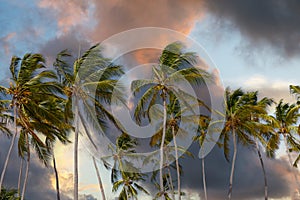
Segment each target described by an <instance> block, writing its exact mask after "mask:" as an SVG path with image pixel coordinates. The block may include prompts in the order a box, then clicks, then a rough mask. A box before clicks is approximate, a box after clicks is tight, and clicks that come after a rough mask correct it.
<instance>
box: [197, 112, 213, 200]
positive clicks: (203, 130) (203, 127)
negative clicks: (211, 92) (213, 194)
mask: <svg viewBox="0 0 300 200" xmlns="http://www.w3.org/2000/svg"><path fill="white" fill-rule="evenodd" d="M210 120H211V119H210V118H209V117H208V116H204V115H201V116H200V118H199V129H198V135H197V136H195V137H194V141H197V142H198V143H199V145H200V146H202V145H203V143H204V141H205V138H206V134H207V130H208V127H209V123H210ZM201 164H202V182H203V191H204V198H205V200H207V190H206V177H205V158H202V159H201Z"/></svg>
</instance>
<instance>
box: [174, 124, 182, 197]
mask: <svg viewBox="0 0 300 200" xmlns="http://www.w3.org/2000/svg"><path fill="white" fill-rule="evenodd" d="M172 134H173V140H174V148H175V164H176V172H177V190H178V200H181V182H180V168H179V161H178V159H179V158H178V151H177V143H176V135H175V128H174V126H172Z"/></svg>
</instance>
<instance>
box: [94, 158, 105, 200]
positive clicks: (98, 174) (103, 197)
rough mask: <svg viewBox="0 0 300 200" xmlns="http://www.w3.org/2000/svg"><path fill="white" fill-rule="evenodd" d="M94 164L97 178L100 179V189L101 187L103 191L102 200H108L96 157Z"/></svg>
mask: <svg viewBox="0 0 300 200" xmlns="http://www.w3.org/2000/svg"><path fill="white" fill-rule="evenodd" d="M93 163H94V167H95V170H96V174H97V178H98V182H99V187H100V191H101V195H102V200H106V198H105V192H104V187H103V183H102V180H101V176H100V172H99V169H98V167H97V163H96V160H95V157H94V156H93Z"/></svg>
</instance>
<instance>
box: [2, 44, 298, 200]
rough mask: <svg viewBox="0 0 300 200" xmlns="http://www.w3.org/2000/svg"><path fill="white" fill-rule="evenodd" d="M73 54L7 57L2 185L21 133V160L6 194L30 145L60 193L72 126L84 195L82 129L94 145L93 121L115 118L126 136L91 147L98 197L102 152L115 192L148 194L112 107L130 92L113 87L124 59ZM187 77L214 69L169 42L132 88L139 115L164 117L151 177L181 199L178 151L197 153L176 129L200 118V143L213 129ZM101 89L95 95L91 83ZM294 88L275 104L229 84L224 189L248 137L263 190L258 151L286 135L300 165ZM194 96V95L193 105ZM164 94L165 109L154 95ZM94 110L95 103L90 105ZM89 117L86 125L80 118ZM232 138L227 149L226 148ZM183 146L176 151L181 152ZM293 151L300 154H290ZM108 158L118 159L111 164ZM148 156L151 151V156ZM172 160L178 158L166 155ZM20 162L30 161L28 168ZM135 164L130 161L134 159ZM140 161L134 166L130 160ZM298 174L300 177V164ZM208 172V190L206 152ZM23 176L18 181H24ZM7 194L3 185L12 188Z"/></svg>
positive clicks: (20, 191)
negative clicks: (187, 87)
mask: <svg viewBox="0 0 300 200" xmlns="http://www.w3.org/2000/svg"><path fill="white" fill-rule="evenodd" d="M70 60H72V57H71V55H70V54H69V53H68V52H67V51H66V50H64V51H62V52H60V53H59V54H58V55H57V58H56V60H55V62H54V63H53V67H52V68H51V67H46V65H45V58H44V57H43V56H42V55H40V54H26V55H24V57H23V58H18V57H13V58H12V60H11V64H10V72H11V82H10V83H9V85H8V87H4V86H0V93H1V94H0V98H1V100H0V120H1V121H0V131H1V132H3V133H5V134H6V135H7V136H8V137H9V138H11V144H10V146H9V149H8V152H7V157H6V159H5V162H4V166H3V170H2V173H1V178H0V188H3V181H4V177H5V173H6V169H7V167H8V165H9V159H10V156H11V153H12V150H13V148H14V145H15V143H16V140H17V148H18V153H19V157H20V160H21V165H20V171H19V180H18V188H17V189H16V190H12V191H11V192H10V191H7V190H5V189H4V188H3V189H2V190H1V193H0V196H1V195H5V196H6V197H3V198H2V199H24V197H25V196H26V193H25V192H26V183H27V180H28V174H29V168H30V165H29V164H30V158H31V153H32V152H31V151H32V150H34V152H35V154H36V155H37V156H38V158H39V159H40V160H41V162H42V163H44V165H45V166H49V164H50V161H52V162H53V163H52V165H53V167H54V173H55V177H56V189H57V199H60V188H59V175H58V171H57V169H56V165H57V161H56V160H55V156H54V148H55V142H56V141H57V140H58V141H60V142H61V143H63V144H68V143H70V140H71V139H70V138H69V136H70V133H72V132H74V139H73V144H74V197H73V198H74V199H75V200H78V173H79V172H78V138H79V136H80V134H84V135H85V136H86V137H87V138H89V142H90V143H91V146H92V147H93V148H94V149H95V150H96V151H98V150H99V148H98V146H97V144H95V143H94V141H93V135H92V134H94V133H92V132H91V131H90V130H91V128H90V126H99V127H100V128H101V130H103V133H101V134H109V131H110V130H111V129H110V128H109V126H114V127H115V128H116V130H117V131H118V132H120V136H119V137H117V140H116V145H115V147H112V146H109V147H108V148H109V149H110V150H111V152H112V156H110V157H109V158H108V157H106V158H105V157H102V158H101V155H99V158H101V159H99V158H95V157H92V159H93V163H94V166H95V169H96V175H97V177H98V181H99V187H100V191H101V196H102V199H106V195H105V191H104V187H103V183H102V180H101V175H100V171H99V169H98V163H97V161H96V160H97V159H99V160H101V161H102V164H103V165H104V166H105V167H106V168H107V169H108V170H110V171H111V181H112V185H113V187H112V192H115V193H119V199H121V200H126V199H137V197H138V194H139V191H140V192H142V193H143V194H144V195H150V193H149V192H148V191H147V190H146V189H145V188H144V185H143V182H144V181H146V180H147V175H148V174H144V173H141V172H139V169H135V166H134V165H133V163H129V162H128V161H126V159H124V155H128V154H134V153H135V152H136V147H137V145H138V139H136V138H132V137H131V136H130V133H128V132H127V130H124V128H123V127H122V125H121V124H120V123H119V122H118V120H117V119H116V118H115V117H114V116H113V114H112V113H111V112H110V109H109V105H110V104H111V98H112V95H113V93H114V95H116V94H117V95H116V96H117V98H119V99H120V100H121V102H124V99H123V94H122V91H115V90H118V89H116V84H117V82H118V79H119V78H120V77H121V76H122V75H123V74H124V69H123V67H122V66H119V65H115V64H114V63H113V62H112V61H111V60H110V59H108V58H105V57H103V56H102V54H101V48H100V47H99V45H95V46H93V47H91V48H90V49H89V50H88V51H86V52H85V53H84V54H83V55H78V57H77V59H75V61H74V62H73V65H71V64H69V63H70ZM181 79H184V80H185V81H186V82H187V83H189V84H191V85H192V86H193V87H200V86H201V85H205V83H206V81H207V80H210V81H213V77H212V75H211V74H209V73H208V72H206V71H205V70H201V69H199V68H198V67H197V56H196V54H195V53H193V52H185V51H184V45H182V43H180V42H175V43H172V44H170V45H168V46H166V47H165V49H164V50H163V51H162V53H161V55H160V57H159V62H158V64H157V65H155V66H153V67H152V78H151V79H149V80H135V81H133V82H132V83H131V90H132V92H133V94H134V96H135V98H136V100H137V101H136V102H137V104H136V106H135V108H134V114H133V118H134V120H135V121H136V123H137V124H139V125H142V124H143V123H145V121H151V120H152V119H151V117H153V115H154V117H156V118H158V119H160V121H161V123H160V124H159V128H158V129H157V132H155V133H153V136H152V137H151V139H150V143H149V145H150V146H152V147H157V148H158V149H159V160H157V161H156V162H157V164H158V165H159V169H158V170H155V171H154V172H153V173H152V176H151V181H152V183H153V184H154V186H156V188H157V193H156V194H155V195H154V198H155V199H173V200H175V199H176V197H177V199H179V200H180V199H181V196H182V195H184V192H183V191H182V190H181V177H182V175H183V173H182V172H183V169H182V167H181V165H180V163H179V157H180V156H179V155H181V154H182V153H183V155H182V156H181V159H183V157H184V156H185V155H188V156H193V155H192V153H190V152H187V151H185V150H184V148H182V147H181V146H180V145H179V144H177V141H178V138H179V137H182V136H184V134H188V133H187V132H188V130H182V127H181V126H180V123H182V122H184V121H193V122H196V123H197V126H198V128H197V131H196V132H197V135H195V136H194V137H193V139H194V141H195V142H197V143H199V145H200V146H202V145H203V143H204V141H205V140H206V139H207V137H208V136H207V135H208V129H209V126H210V124H211V123H213V122H212V120H213V119H211V118H210V113H211V112H217V113H218V114H220V115H222V113H220V112H218V111H214V110H212V109H211V108H209V106H207V105H206V104H205V103H204V102H203V101H202V100H201V99H200V97H192V96H191V95H190V94H188V93H187V92H185V91H184V90H182V89H181V88H177V87H176V84H174V83H176V82H180V81H181ZM90 89H91V90H93V91H95V95H94V96H92V95H91V94H90V93H89V92H87V91H88V90H90ZM290 91H291V93H293V94H295V95H296V97H297V98H298V101H297V102H296V103H295V104H288V103H285V102H283V100H281V101H280V102H278V103H277V104H276V103H275V102H274V101H273V100H272V99H270V98H267V97H264V98H261V99H259V98H258V92H257V91H255V92H245V91H243V90H242V89H237V90H231V89H229V88H227V89H226V91H225V94H224V100H225V101H224V107H225V113H224V116H223V117H224V119H225V125H224V128H222V130H219V132H220V133H221V136H220V139H219V141H216V142H217V144H218V145H219V147H221V148H222V149H223V150H224V156H225V158H226V159H227V160H228V162H231V172H230V180H229V190H228V199H231V197H232V191H233V180H234V170H235V162H236V159H237V150H238V148H237V145H238V144H239V143H240V144H242V145H246V146H250V147H252V148H254V149H255V150H256V152H257V154H258V158H259V160H260V163H261V166H262V170H263V173H264V183H265V199H268V184H267V176H266V169H265V167H264V162H263V158H262V153H266V155H268V156H269V157H274V156H275V152H276V150H278V149H279V145H280V143H281V141H283V142H284V143H285V146H286V150H287V154H288V159H289V162H290V165H291V167H292V166H293V167H297V163H298V161H299V160H300V140H299V134H300V126H299V125H298V123H299V121H298V120H299V117H300V114H299V110H300V87H299V86H290ZM191 102H193V105H191ZM155 104H161V105H162V109H158V108H157V107H155V109H153V108H154V107H153V105H155ZM273 104H276V108H275V113H274V114H273V115H269V114H268V109H269V108H270V107H271V106H272V105H273ZM195 107H198V108H199V107H205V109H206V110H207V113H208V114H207V115H196V114H195V113H194V109H195ZM93 111H95V112H93ZM80 127H83V128H80ZM231 146H233V154H232V157H231V153H230V149H231ZM179 152H180V153H179ZM292 153H295V154H298V157H297V158H293V155H294V154H293V155H292ZM106 159H113V165H111V164H110V163H109V162H107V160H106ZM146 159H147V158H146ZM172 160H174V163H171V162H170V161H172ZM23 163H25V164H26V169H25V175H24V180H23V185H22V184H21V183H22V177H23V174H22V173H23ZM128 168H131V169H128ZM133 169H134V170H133ZM293 171H294V175H295V181H296V183H297V184H298V185H297V188H298V189H300V185H299V183H298V179H297V172H296V171H295V170H293ZM202 175H203V176H202V177H203V189H204V197H205V199H208V194H207V191H206V188H207V186H206V177H205V161H204V158H202ZM21 185H22V186H21ZM6 194H7V195H6Z"/></svg>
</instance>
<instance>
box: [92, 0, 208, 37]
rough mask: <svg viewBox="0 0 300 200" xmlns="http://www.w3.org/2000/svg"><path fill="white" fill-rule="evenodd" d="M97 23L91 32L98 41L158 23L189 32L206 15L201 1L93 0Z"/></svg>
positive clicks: (158, 25) (161, 25)
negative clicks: (129, 0)
mask: <svg viewBox="0 0 300 200" xmlns="http://www.w3.org/2000/svg"><path fill="white" fill-rule="evenodd" d="M94 3H95V11H96V12H95V14H94V17H95V19H98V23H97V25H96V27H95V29H94V30H93V31H92V32H91V36H92V38H93V40H95V41H102V40H103V39H105V38H107V37H109V36H111V35H113V34H116V33H118V32H121V31H125V30H128V29H132V28H138V27H146V26H155V27H164V28H170V29H173V30H176V31H180V32H182V33H185V34H188V33H189V32H190V31H191V29H192V28H193V27H194V23H195V21H196V20H199V19H200V18H201V17H202V15H203V9H202V7H203V6H202V1H197V0H187V1H180V0H175V1H170V0H159V1H138V0H134V1H131V2H130V3H128V2H127V1H124V0H123V1H122V0H121V1H120V0H113V1H94Z"/></svg>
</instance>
